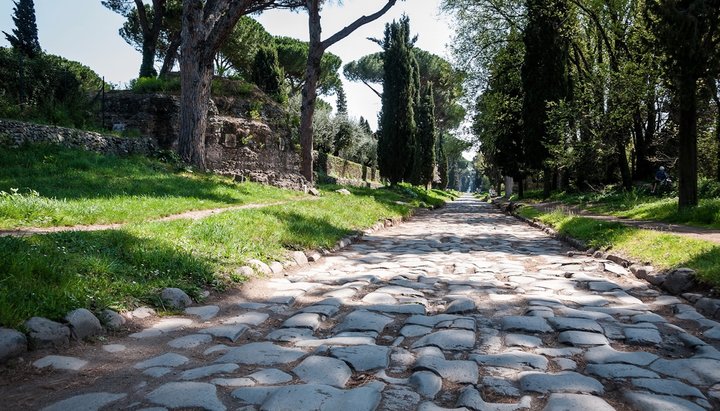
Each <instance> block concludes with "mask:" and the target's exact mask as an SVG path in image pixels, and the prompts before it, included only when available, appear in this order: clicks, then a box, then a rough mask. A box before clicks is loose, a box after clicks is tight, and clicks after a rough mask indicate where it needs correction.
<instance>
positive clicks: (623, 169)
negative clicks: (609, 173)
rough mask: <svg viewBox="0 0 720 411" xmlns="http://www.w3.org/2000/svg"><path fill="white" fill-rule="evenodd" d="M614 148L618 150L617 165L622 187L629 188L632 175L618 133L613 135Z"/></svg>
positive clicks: (623, 145) (623, 144) (630, 187)
mask: <svg viewBox="0 0 720 411" xmlns="http://www.w3.org/2000/svg"><path fill="white" fill-rule="evenodd" d="M618 132H620V131H618ZM615 149H616V150H617V152H618V153H617V155H618V165H619V166H620V176H621V177H622V184H623V187H624V188H625V189H626V190H631V189H632V176H631V175H630V166H629V165H628V158H627V154H626V153H625V142H624V141H623V138H621V137H620V136H619V135H618V136H616V137H615Z"/></svg>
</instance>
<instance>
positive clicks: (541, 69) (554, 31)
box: [522, 0, 569, 197]
mask: <svg viewBox="0 0 720 411" xmlns="http://www.w3.org/2000/svg"><path fill="white" fill-rule="evenodd" d="M565 1H566V0H550V1H547V0H527V25H526V27H525V30H524V32H523V43H524V45H525V58H524V62H523V66H522V84H523V91H524V93H525V94H524V98H523V124H524V127H525V136H524V142H525V143H524V146H525V150H526V152H528V153H533V155H532V156H529V157H528V161H529V164H528V166H529V168H531V169H535V170H539V169H544V173H543V175H544V179H545V185H544V195H545V196H546V197H547V196H549V195H550V190H551V189H552V181H553V170H552V169H551V168H550V167H548V166H547V164H545V161H546V160H547V159H548V158H549V156H550V152H549V151H548V147H549V146H550V145H553V144H557V143H558V142H559V136H558V135H557V134H554V133H550V132H549V129H548V126H547V122H548V114H549V111H550V108H551V107H552V106H556V105H557V104H558V103H560V102H561V101H562V100H564V99H565V98H566V97H568V95H569V81H568V76H567V74H568V72H567V67H566V64H567V61H568V58H569V55H568V53H569V44H568V32H567V26H566V24H567V23H566V22H567V20H568V7H567V4H566V3H565Z"/></svg>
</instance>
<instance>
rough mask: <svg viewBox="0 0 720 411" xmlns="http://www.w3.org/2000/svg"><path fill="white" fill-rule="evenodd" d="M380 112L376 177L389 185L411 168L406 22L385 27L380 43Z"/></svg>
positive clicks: (411, 76) (412, 76) (412, 85)
mask: <svg viewBox="0 0 720 411" xmlns="http://www.w3.org/2000/svg"><path fill="white" fill-rule="evenodd" d="M383 49H384V53H383V63H384V66H385V73H384V76H383V96H382V111H381V113H380V133H379V134H380V138H379V140H378V165H379V167H380V174H381V175H382V176H383V177H385V178H387V179H388V180H389V181H390V184H391V185H395V184H397V183H398V182H400V181H401V180H402V179H403V177H405V176H406V175H407V173H408V170H409V169H410V168H411V167H412V162H413V155H412V148H413V140H414V136H415V132H416V125H415V115H414V110H413V106H414V104H415V101H416V96H417V89H416V77H417V76H418V74H417V73H416V70H417V62H416V61H415V58H414V56H413V53H412V42H411V40H410V20H409V19H408V17H407V16H404V17H403V18H401V19H400V21H399V22H396V21H393V23H392V24H388V25H386V26H385V38H384V41H383Z"/></svg>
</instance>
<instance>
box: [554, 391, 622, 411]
mask: <svg viewBox="0 0 720 411" xmlns="http://www.w3.org/2000/svg"><path fill="white" fill-rule="evenodd" d="M576 410H577V411H579V410H588V411H590V410H592V411H615V408H613V407H612V406H611V405H610V404H608V403H607V402H606V401H605V400H603V399H602V398H600V397H596V396H594V395H583V394H550V398H549V399H548V402H547V405H545V408H543V411H576Z"/></svg>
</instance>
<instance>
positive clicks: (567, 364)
mask: <svg viewBox="0 0 720 411" xmlns="http://www.w3.org/2000/svg"><path fill="white" fill-rule="evenodd" d="M553 362H554V363H555V365H556V366H557V367H558V368H559V369H560V370H561V371H575V370H576V369H577V363H576V362H575V361H573V360H571V359H569V358H555V359H554V360H553Z"/></svg>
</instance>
